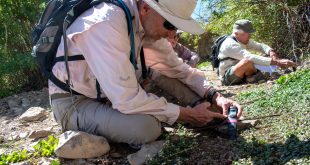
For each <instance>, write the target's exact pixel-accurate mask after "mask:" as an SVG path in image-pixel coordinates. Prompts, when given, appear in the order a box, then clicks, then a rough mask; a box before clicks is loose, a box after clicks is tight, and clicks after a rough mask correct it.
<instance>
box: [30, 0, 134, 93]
mask: <svg viewBox="0 0 310 165" xmlns="http://www.w3.org/2000/svg"><path fill="white" fill-rule="evenodd" d="M101 2H107V3H112V4H115V5H117V6H119V7H120V8H122V9H123V10H124V12H125V15H126V20H127V27H128V35H130V38H131V55H130V61H131V62H132V64H133V65H134V67H135V68H137V66H136V60H135V49H134V33H133V27H132V16H131V14H130V11H129V9H128V7H127V6H126V4H125V3H124V2H123V1H122V0H50V1H49V2H48V4H47V6H46V8H45V10H44V12H43V14H42V15H41V17H40V19H39V21H38V23H37V24H36V25H35V27H34V29H33V30H32V44H33V50H32V55H33V56H34V57H35V58H36V60H37V62H38V64H39V66H40V69H41V71H42V73H43V75H45V76H46V77H47V78H48V79H49V80H51V81H52V82H53V83H54V84H55V85H57V86H58V87H59V88H61V89H62V90H64V91H67V92H71V93H72V94H76V95H79V93H78V92H76V91H74V90H72V89H71V88H70V86H71V85H70V83H71V82H70V74H69V67H68V61H76V60H84V57H83V55H74V56H68V48H67V35H66V30H67V28H68V27H69V26H70V25H71V24H72V23H73V22H74V20H75V19H76V18H77V17H78V16H80V15H81V14H82V13H83V12H84V11H86V10H87V9H90V8H91V7H93V6H95V5H98V4H99V3H101ZM61 37H63V39H64V50H65V54H64V56H61V57H56V53H57V49H58V46H59V44H60V42H61ZM59 61H64V62H65V66H66V71H67V74H68V80H67V81H66V82H62V81H60V80H59V79H58V78H56V76H55V75H54V74H53V72H52V69H53V66H54V65H55V64H56V63H57V62H59ZM96 88H97V98H98V99H99V98H100V94H101V93H100V86H99V83H98V81H97V82H96Z"/></svg>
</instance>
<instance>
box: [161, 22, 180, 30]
mask: <svg viewBox="0 0 310 165" xmlns="http://www.w3.org/2000/svg"><path fill="white" fill-rule="evenodd" d="M163 26H164V28H165V29H167V30H170V31H173V30H177V29H178V28H176V27H175V26H174V25H172V24H171V23H170V22H169V21H167V20H166V21H165V22H164V24H163Z"/></svg>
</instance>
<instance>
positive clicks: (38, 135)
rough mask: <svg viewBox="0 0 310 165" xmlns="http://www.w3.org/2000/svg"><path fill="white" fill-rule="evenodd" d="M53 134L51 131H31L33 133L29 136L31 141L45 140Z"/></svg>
mask: <svg viewBox="0 0 310 165" xmlns="http://www.w3.org/2000/svg"><path fill="white" fill-rule="evenodd" d="M51 134H53V132H52V131H50V130H38V131H31V133H30V134H29V138H30V139H37V138H44V137H47V136H48V135H51Z"/></svg>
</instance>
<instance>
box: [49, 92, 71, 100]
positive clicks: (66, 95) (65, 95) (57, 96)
mask: <svg viewBox="0 0 310 165" xmlns="http://www.w3.org/2000/svg"><path fill="white" fill-rule="evenodd" d="M50 97H51V100H54V99H61V98H66V97H71V93H54V94H51V96H50Z"/></svg>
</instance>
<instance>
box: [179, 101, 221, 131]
mask: <svg viewBox="0 0 310 165" xmlns="http://www.w3.org/2000/svg"><path fill="white" fill-rule="evenodd" d="M210 108H211V107H210V103H208V102H203V103H201V104H198V105H196V106H195V107H194V108H183V107H181V109H180V115H179V118H178V121H182V122H186V123H190V124H191V125H193V126H198V127H200V126H204V125H206V124H207V123H208V122H210V121H212V120H213V119H215V118H220V119H224V118H225V116H224V115H222V114H220V113H216V112H212V111H210Z"/></svg>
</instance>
